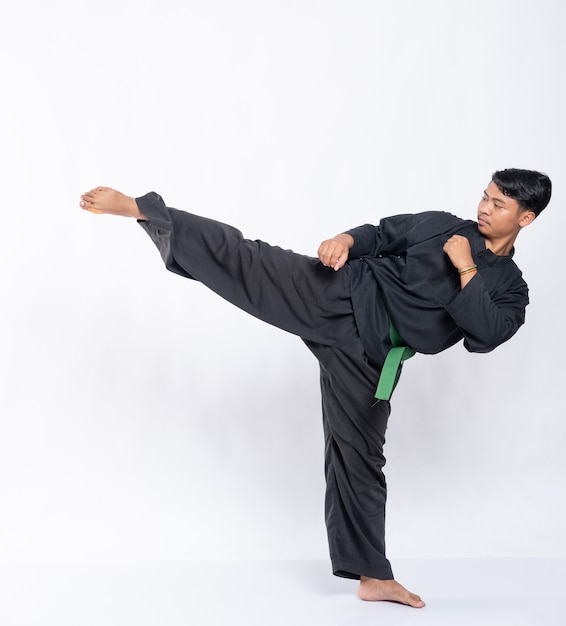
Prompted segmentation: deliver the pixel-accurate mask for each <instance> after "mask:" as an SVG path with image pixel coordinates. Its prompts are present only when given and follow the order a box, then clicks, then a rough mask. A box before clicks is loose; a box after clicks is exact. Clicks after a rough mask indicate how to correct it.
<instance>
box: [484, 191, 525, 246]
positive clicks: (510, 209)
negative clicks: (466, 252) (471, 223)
mask: <svg viewBox="0 0 566 626" xmlns="http://www.w3.org/2000/svg"><path fill="white" fill-rule="evenodd" d="M534 218H535V214H534V213H533V212H532V211H523V210H521V208H520V206H519V203H518V202H517V201H516V200H514V199H513V198H509V197H507V196H506V195H504V194H503V193H502V192H501V191H500V190H499V188H498V187H497V185H496V184H495V183H494V182H493V181H491V182H490V183H489V185H488V186H487V189H486V190H485V191H484V192H483V196H482V199H481V200H480V203H479V206H478V229H479V231H480V233H481V234H482V235H484V237H486V238H487V239H490V240H498V239H508V238H515V237H516V236H517V234H518V233H519V231H520V230H521V228H523V227H524V226H527V225H528V224H530V223H531V222H532V221H533V220H534Z"/></svg>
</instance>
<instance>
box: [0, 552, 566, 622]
mask: <svg viewBox="0 0 566 626" xmlns="http://www.w3.org/2000/svg"><path fill="white" fill-rule="evenodd" d="M394 567H395V571H396V576H397V578H398V579H399V580H400V581H401V582H402V583H403V584H405V585H406V586H407V587H408V588H409V589H411V590H412V591H415V592H417V593H419V594H420V595H422V597H423V599H424V600H425V601H426V602H427V607H426V608H424V609H420V610H418V609H411V608H408V607H404V606H401V605H396V604H390V603H366V602H362V601H360V600H358V599H357V596H356V587H357V583H356V582H355V581H349V580H343V579H338V578H335V577H333V576H332V575H331V574H330V567H329V564H328V563H327V562H326V561H278V562H273V561H265V562H262V561H256V562H251V561H249V562H222V563H212V562H206V563H178V564H170V563H167V564H166V563H156V564H150V563H148V564H132V565H94V564H90V565H21V564H18V565H11V564H0V624H1V625H2V626H32V625H33V626H35V625H38V626H39V625H41V626H118V625H119V626H130V625H131V626H146V625H148V626H149V625H151V626H177V625H181V624H182V625H183V626H186V625H194V626H207V625H211V626H212V625H214V626H219V625H224V624H246V625H247V626H255V625H257V626H260V625H261V626H279V625H281V626H303V625H304V626H318V625H321V626H363V625H366V624H367V625H370V624H371V625H372V626H374V625H376V624H383V625H386V626H399V625H405V624H419V626H444V625H446V626H468V625H470V626H507V625H509V626H511V625H512V626H554V625H556V626H558V625H560V626H563V625H564V624H566V560H564V559H556V560H551V559H544V560H543V559H540V560H539V559H524V560H523V559H517V560H512V559H509V560H505V559H501V560H437V561H432V560H419V561H407V560H403V561H397V562H394Z"/></svg>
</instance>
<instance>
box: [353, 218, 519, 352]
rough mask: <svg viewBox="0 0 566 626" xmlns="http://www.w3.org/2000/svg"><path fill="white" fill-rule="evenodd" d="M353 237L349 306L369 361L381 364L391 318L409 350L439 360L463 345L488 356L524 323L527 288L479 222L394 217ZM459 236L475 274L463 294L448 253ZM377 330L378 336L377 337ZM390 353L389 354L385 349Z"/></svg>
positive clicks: (358, 232) (360, 228) (457, 219)
mask: <svg viewBox="0 0 566 626" xmlns="http://www.w3.org/2000/svg"><path fill="white" fill-rule="evenodd" d="M348 233H349V234H350V235H352V237H353V238H354V246H353V247H352V249H351V250H350V257H349V258H350V266H351V271H352V283H351V286H352V300H353V305H354V313H355V316H356V322H357V325H358V329H359V331H360V336H361V339H362V343H363V344H364V347H365V349H366V352H367V353H368V356H369V357H370V358H372V360H375V361H376V362H378V363H379V362H383V358H384V344H385V347H388V346H389V345H390V344H388V328H389V319H388V317H387V314H388V315H389V318H390V320H391V322H392V323H393V325H394V327H395V328H396V330H397V331H398V333H399V334H400V335H401V337H403V339H404V340H405V342H406V343H407V345H409V346H411V347H412V348H414V349H415V350H416V351H417V352H422V353H425V354H435V353H437V352H440V351H442V350H445V349H446V348H448V347H450V346H452V345H454V344H455V343H456V342H458V341H459V340H461V339H462V338H463V339H464V345H465V347H466V349H467V350H469V351H470V352H489V351H491V350H493V349H494V348H496V347H497V346H498V345H500V344H501V343H503V342H504V341H507V339H509V338H510V337H512V336H513V335H514V334H515V332H516V331H517V329H518V328H519V327H520V326H521V325H522V324H523V323H524V321H525V307H526V306H527V304H528V302H529V298H528V288H527V284H526V283H525V281H524V280H523V279H522V277H521V272H520V270H519V268H518V267H517V266H516V265H515V262H514V261H513V260H512V258H511V256H497V255H495V254H493V253H492V252H491V250H488V249H487V248H486V245H485V239H484V237H483V236H482V235H481V233H480V232H479V231H478V227H477V224H476V222H473V221H471V220H463V219H460V218H458V217H456V216H454V215H451V214H450V213H445V212H440V211H428V212H424V213H418V214H414V215H397V216H394V217H388V218H384V219H383V220H381V222H380V224H379V225H378V226H373V225H369V224H368V225H365V226H359V227H357V228H354V229H352V230H349V231H348ZM454 234H459V235H463V236H464V237H467V238H468V240H469V242H470V245H471V249H472V256H473V258H474V262H475V263H476V264H477V266H478V272H477V273H476V274H475V276H474V277H473V278H472V280H471V281H470V282H469V283H468V284H467V285H466V287H465V288H464V289H462V288H461V287H460V278H459V275H458V270H457V269H456V268H454V266H453V265H452V263H451V261H450V259H449V258H448V256H447V255H446V253H445V252H444V251H443V246H444V244H445V243H446V241H447V240H448V239H449V238H450V237H451V236H452V235H454ZM376 331H377V333H376ZM385 352H386V350H385Z"/></svg>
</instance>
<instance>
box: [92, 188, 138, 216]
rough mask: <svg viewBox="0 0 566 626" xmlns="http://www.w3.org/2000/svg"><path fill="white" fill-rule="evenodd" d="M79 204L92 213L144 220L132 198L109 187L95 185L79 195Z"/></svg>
mask: <svg viewBox="0 0 566 626" xmlns="http://www.w3.org/2000/svg"><path fill="white" fill-rule="evenodd" d="M80 206H81V208H82V209H85V210H86V211H91V212H92V213H108V214H110V215H122V216H124V217H135V218H136V219H138V220H145V219H146V218H145V216H143V215H142V214H141V213H140V210H139V208H138V205H137V203H136V201H135V199H134V198H130V196H126V195H124V194H123V193H120V192H119V191H116V190H115V189H110V187H96V188H95V189H91V190H90V191H87V192H86V193H83V195H82V196H81V202H80Z"/></svg>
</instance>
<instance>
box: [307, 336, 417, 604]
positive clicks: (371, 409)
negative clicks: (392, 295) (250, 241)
mask: <svg viewBox="0 0 566 626" xmlns="http://www.w3.org/2000/svg"><path fill="white" fill-rule="evenodd" d="M306 344H307V345H308V346H309V348H310V349H311V350H312V351H313V353H314V354H315V356H317V358H318V360H319V362H320V371H321V389H322V406H323V423H324V434H325V468H326V483H327V490H326V526H327V530H328V540H329V546H330V557H331V560H332V567H333V571H334V574H335V575H337V576H343V577H345V578H355V579H360V587H359V595H360V597H361V598H362V599H363V600H373V601H376V600H389V601H393V602H400V603H402V604H408V605H410V606H413V607H415V608H420V607H423V606H424V602H423V601H422V600H421V598H420V597H419V596H417V595H415V594H413V593H410V592H409V591H408V590H407V589H405V588H404V587H403V586H402V585H400V584H399V583H398V582H397V581H395V580H394V579H393V573H392V570H391V565H390V563H389V561H388V559H387V558H386V556H385V504H386V494H387V487H386V481H385V476H384V474H383V466H384V465H385V457H384V455H383V446H384V444H385V431H386V428H387V421H388V418H389V412H390V405H389V402H383V401H382V402H378V403H376V402H375V398H374V397H373V394H374V391H375V381H376V380H377V378H378V377H379V369H378V368H377V367H375V366H373V365H372V364H371V363H370V362H369V361H368V359H367V356H366V355H365V352H364V350H363V346H362V344H361V341H360V339H359V336H358V332H357V329H356V328H355V326H352V327H351V328H350V331H349V332H348V333H344V339H343V340H342V341H341V342H339V343H337V344H336V345H334V346H321V345H317V344H314V343H312V342H308V341H307V342H306Z"/></svg>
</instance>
